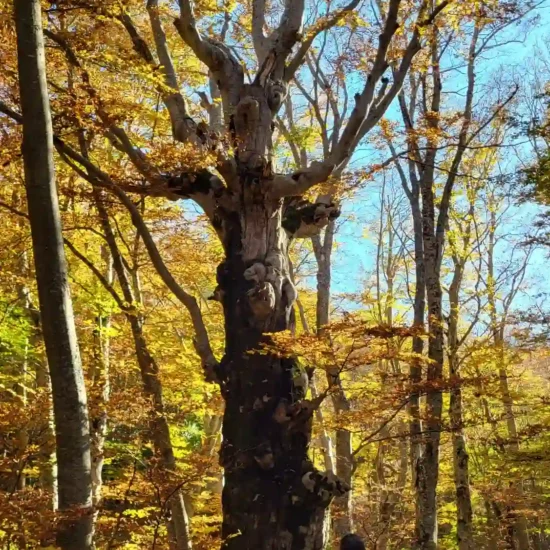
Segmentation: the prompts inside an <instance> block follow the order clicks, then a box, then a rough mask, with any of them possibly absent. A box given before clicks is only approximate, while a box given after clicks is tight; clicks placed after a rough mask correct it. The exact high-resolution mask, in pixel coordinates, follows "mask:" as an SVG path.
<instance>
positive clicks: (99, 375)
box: [90, 246, 113, 517]
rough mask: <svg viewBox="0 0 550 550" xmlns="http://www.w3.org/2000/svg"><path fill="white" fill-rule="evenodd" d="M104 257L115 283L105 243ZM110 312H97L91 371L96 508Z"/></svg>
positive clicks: (100, 477)
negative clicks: (105, 313) (102, 313)
mask: <svg viewBox="0 0 550 550" xmlns="http://www.w3.org/2000/svg"><path fill="white" fill-rule="evenodd" d="M101 251H102V256H103V258H104V260H105V263H106V268H105V279H106V280H107V282H108V283H109V284H112V283H113V265H112V259H111V254H110V252H109V251H108V249H107V247H105V246H102V248H101ZM110 326H111V316H110V314H107V315H105V316H104V315H101V313H100V314H98V316H97V318H96V327H95V329H94V364H93V370H92V372H91V379H92V388H93V392H94V393H93V400H94V402H93V403H92V404H93V414H91V415H90V416H91V441H92V451H91V454H92V500H93V503H94V508H95V509H96V514H95V517H97V511H98V507H99V506H100V505H101V501H102V496H101V492H102V489H103V463H104V461H105V457H104V453H105V438H106V436H107V420H108V419H107V404H108V402H109V396H110V372H109V367H110V358H109V328H110Z"/></svg>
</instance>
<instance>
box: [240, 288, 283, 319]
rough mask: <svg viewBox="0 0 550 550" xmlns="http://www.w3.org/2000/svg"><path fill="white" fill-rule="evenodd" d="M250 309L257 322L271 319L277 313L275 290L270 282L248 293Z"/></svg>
mask: <svg viewBox="0 0 550 550" xmlns="http://www.w3.org/2000/svg"><path fill="white" fill-rule="evenodd" d="M246 295H247V297H248V303H249V304H250V309H251V310H252V313H253V314H254V317H255V318H256V320H257V321H260V322H263V321H266V320H267V319H269V317H270V316H271V314H272V313H273V312H274V311H275V303H276V297H275V289H274V288H273V285H272V284H271V283H270V282H267V281H264V282H262V283H259V284H257V285H256V286H254V288H251V289H250V290H249V291H248V292H247V293H246Z"/></svg>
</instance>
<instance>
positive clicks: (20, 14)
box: [15, 0, 92, 550]
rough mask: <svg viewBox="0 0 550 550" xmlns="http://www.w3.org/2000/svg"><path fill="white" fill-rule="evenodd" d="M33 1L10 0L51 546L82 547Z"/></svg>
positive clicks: (67, 303) (64, 313)
mask: <svg viewBox="0 0 550 550" xmlns="http://www.w3.org/2000/svg"><path fill="white" fill-rule="evenodd" d="M40 10H41V8H40V2H39V1H38V0H16V2H15V20H16V30H17V49H18V66H19V86H20V93H21V107H22V114H23V158H24V164H25V182H26V189H27V202H28V210H29V219H30V225H31V233H32V241H33V251H34V263H35V268H36V278H37V284H38V296H39V301H40V311H41V316H42V327H43V333H44V341H45V344H46V353H47V356H48V365H49V368H50V374H51V380H52V391H53V408H54V416H55V427H56V443H57V463H58V479H59V485H58V492H59V509H60V510H61V511H66V512H67V518H65V519H66V521H63V522H62V523H61V524H60V529H59V537H58V539H59V545H60V546H61V547H62V548H64V549H67V550H69V549H71V550H72V549H75V550H85V549H87V548H90V547H91V544H92V517H91V506H92V498H91V497H92V495H91V478H90V437H89V426H88V409H87V403H86V393H85V388H84V378H83V375H82V366H81V362H80V354H79V351H78V344H77V340H76V331H75V325H74V318H73V310H72V302H71V298H70V294H69V285H68V281H67V268H66V263H65V254H64V250H63V238H62V235H61V221H60V216H59V205H58V199H57V191H56V187H55V177H54V164H53V138H52V127H51V118H50V109H49V100H48V91H47V85H46V71H45V69H46V63H45V58H44V43H43V36H42V19H41V11H40Z"/></svg>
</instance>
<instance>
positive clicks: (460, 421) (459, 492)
mask: <svg viewBox="0 0 550 550" xmlns="http://www.w3.org/2000/svg"><path fill="white" fill-rule="evenodd" d="M461 262H462V260H460V259H459V260H458V261H455V272H454V275H453V280H452V283H451V287H450V289H449V302H450V308H451V311H450V315H449V327H448V329H449V333H448V348H449V370H450V375H451V384H452V386H451V395H450V404H449V416H450V419H451V430H452V441H453V472H454V481H455V492H456V508H457V543H458V548H459V550H474V539H473V513H472V498H471V494H470V470H469V456H468V451H467V449H466V437H465V435H464V418H463V411H462V385H461V384H462V382H461V379H460V374H459V358H458V355H457V353H458V315H459V289H460V285H461V283H462V274H463V265H464V264H463V263H461Z"/></svg>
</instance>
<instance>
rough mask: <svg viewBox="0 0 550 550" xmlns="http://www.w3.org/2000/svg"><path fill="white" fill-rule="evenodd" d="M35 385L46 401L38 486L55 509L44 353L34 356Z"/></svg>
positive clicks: (52, 442) (52, 427) (51, 425)
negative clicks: (47, 496)
mask: <svg viewBox="0 0 550 550" xmlns="http://www.w3.org/2000/svg"><path fill="white" fill-rule="evenodd" d="M39 330H40V329H39V321H37V322H36V328H35V331H36V338H37V339H38V338H40V336H39ZM36 386H37V387H38V388H39V389H40V390H41V391H42V392H43V394H44V399H46V400H47V402H48V408H47V415H46V418H44V420H43V424H42V426H41V429H40V439H39V445H40V461H39V465H38V469H39V476H38V477H39V481H40V487H41V488H42V490H43V491H46V492H47V493H48V494H50V495H51V501H50V509H51V510H57V508H58V506H59V501H58V498H57V495H58V490H57V458H56V449H55V422H54V416H53V404H52V387H51V381H50V376H49V373H48V360H47V357H45V355H42V356H40V357H37V358H36Z"/></svg>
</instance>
